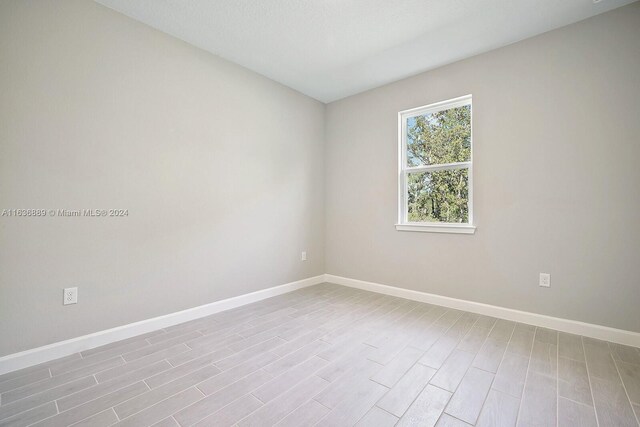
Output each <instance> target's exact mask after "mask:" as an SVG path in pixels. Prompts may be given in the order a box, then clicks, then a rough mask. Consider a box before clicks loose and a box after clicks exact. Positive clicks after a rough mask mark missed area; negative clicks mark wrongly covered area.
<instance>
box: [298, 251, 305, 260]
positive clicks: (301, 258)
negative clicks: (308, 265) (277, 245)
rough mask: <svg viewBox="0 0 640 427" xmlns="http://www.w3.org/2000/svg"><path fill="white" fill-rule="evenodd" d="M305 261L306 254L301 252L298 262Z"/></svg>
mask: <svg viewBox="0 0 640 427" xmlns="http://www.w3.org/2000/svg"><path fill="white" fill-rule="evenodd" d="M306 260H307V252H306V251H302V253H301V254H300V261H306Z"/></svg>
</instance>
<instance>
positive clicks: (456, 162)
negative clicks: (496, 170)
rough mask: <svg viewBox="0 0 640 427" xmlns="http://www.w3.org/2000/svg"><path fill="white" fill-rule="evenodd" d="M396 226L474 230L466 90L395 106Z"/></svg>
mask: <svg viewBox="0 0 640 427" xmlns="http://www.w3.org/2000/svg"><path fill="white" fill-rule="evenodd" d="M398 118H399V124H398V127H399V132H400V137H399V146H400V155H399V160H400V168H399V176H398V181H399V203H398V224H396V229H397V230H400V231H432V232H440V233H466V234H472V233H474V232H475V227H474V226H473V209H472V202H473V188H472V182H473V179H472V170H473V164H472V156H471V141H472V138H471V95H467V96H463V97H460V98H456V99H452V100H449V101H444V102H438V103H436V104H431V105H427V106H426V107H419V108H414V109H411V110H407V111H401V112H400V113H399V114H398Z"/></svg>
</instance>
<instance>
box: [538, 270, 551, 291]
mask: <svg viewBox="0 0 640 427" xmlns="http://www.w3.org/2000/svg"><path fill="white" fill-rule="evenodd" d="M540 286H542V287H543V288H550V287H551V274H549V273H540Z"/></svg>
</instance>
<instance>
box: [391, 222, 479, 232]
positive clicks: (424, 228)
mask: <svg viewBox="0 0 640 427" xmlns="http://www.w3.org/2000/svg"><path fill="white" fill-rule="evenodd" d="M396 230H398V231H418V232H422V233H452V234H474V233H475V232H476V227H475V226H473V225H469V224H418V223H414V224H396Z"/></svg>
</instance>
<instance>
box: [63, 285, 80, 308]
mask: <svg viewBox="0 0 640 427" xmlns="http://www.w3.org/2000/svg"><path fill="white" fill-rule="evenodd" d="M62 295H63V296H62V303H63V304H64V305H69V304H77V303H78V288H64V292H63V294H62Z"/></svg>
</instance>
